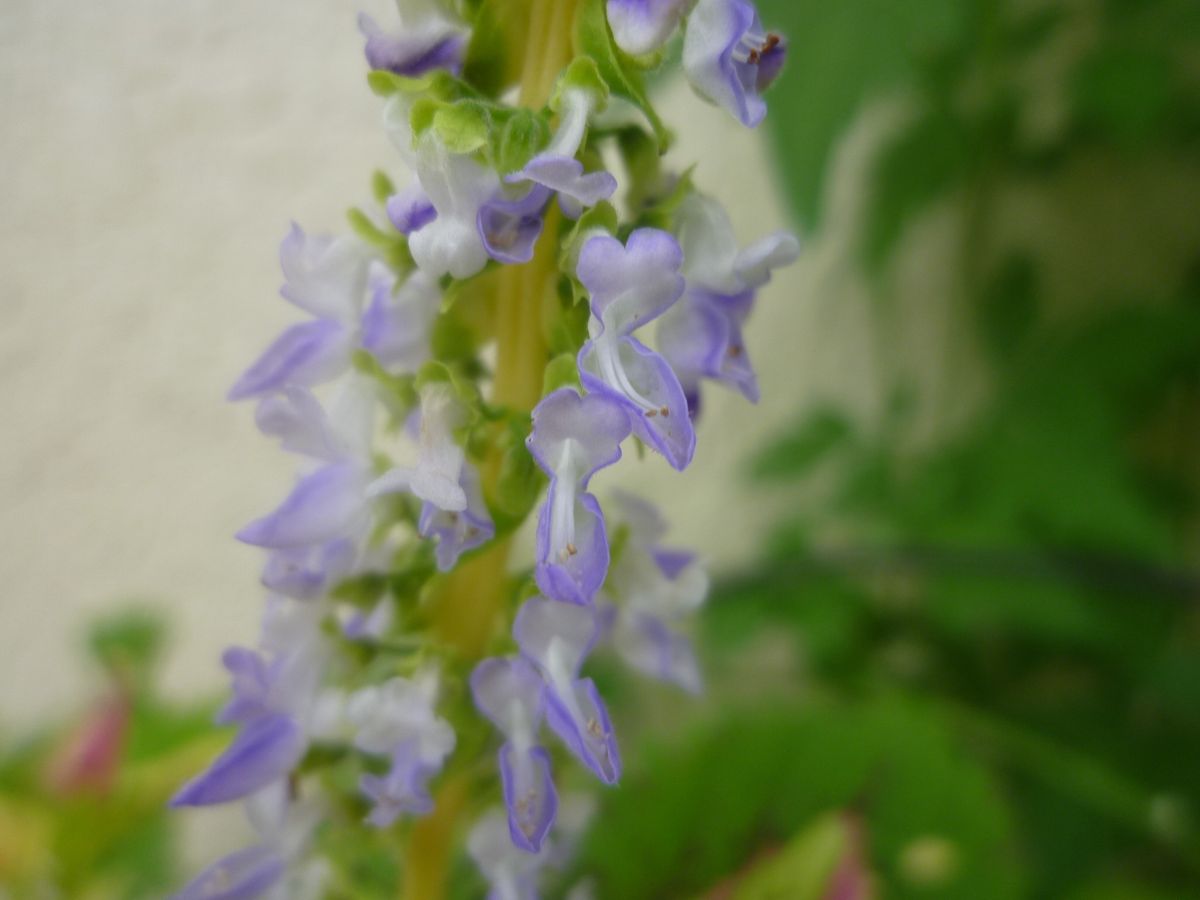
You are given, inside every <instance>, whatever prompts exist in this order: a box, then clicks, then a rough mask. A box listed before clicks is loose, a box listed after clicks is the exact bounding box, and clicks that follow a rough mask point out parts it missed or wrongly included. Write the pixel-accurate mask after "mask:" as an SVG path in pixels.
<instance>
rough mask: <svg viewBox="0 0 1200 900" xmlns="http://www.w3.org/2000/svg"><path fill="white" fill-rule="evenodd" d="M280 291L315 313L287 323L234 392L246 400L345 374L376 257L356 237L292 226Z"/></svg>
mask: <svg viewBox="0 0 1200 900" xmlns="http://www.w3.org/2000/svg"><path fill="white" fill-rule="evenodd" d="M279 262H280V265H281V266H282V268H283V275H284V286H283V288H282V289H281V291H280V293H282V294H283V296H284V298H285V299H286V300H288V301H289V302H291V303H292V304H294V305H296V306H298V307H300V309H302V310H304V311H305V312H307V313H308V314H309V315H311V316H312V317H313V318H312V320H311V321H308V322H302V323H300V324H299V325H293V326H291V327H290V328H287V329H286V330H285V331H284V332H283V334H281V335H280V336H279V337H278V338H276V340H275V342H274V343H273V344H271V346H270V347H268V348H267V350H266V351H265V352H264V353H263V354H262V356H260V357H259V358H258V360H256V361H255V362H254V364H253V365H251V366H250V368H249V369H247V370H246V372H245V373H244V374H243V375H242V376H241V377H240V378H239V379H238V380H237V382H236V383H235V384H234V386H233V387H232V388H231V389H230V391H229V399H231V400H244V399H246V398H249V397H257V396H261V395H263V394H266V393H269V392H271V391H275V390H278V389H280V388H282V387H284V386H285V385H287V384H304V385H313V384H320V383H321V382H323V381H328V380H329V379H331V378H333V377H335V376H337V375H339V374H341V373H342V372H343V371H345V369H346V366H347V365H348V364H349V359H350V353H351V352H352V351H353V349H354V347H355V345H356V343H357V331H358V326H359V316H360V315H361V311H362V306H363V303H364V301H365V298H366V293H367V269H368V265H369V263H370V259H369V257H368V255H367V252H366V248H365V247H364V246H363V245H362V244H361V243H360V242H359V241H357V240H355V239H353V238H348V237H344V238H332V237H326V236H317V237H311V236H309V235H307V234H305V233H304V231H303V230H302V229H301V228H300V226H299V225H295V224H293V225H292V229H291V231H290V232H288V235H287V237H285V238H284V239H283V243H282V244H280V247H279Z"/></svg>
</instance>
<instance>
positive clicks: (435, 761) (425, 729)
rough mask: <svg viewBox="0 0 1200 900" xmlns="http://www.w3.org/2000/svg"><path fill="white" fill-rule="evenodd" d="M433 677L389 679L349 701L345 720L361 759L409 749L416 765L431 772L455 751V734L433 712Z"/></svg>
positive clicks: (431, 673) (435, 684)
mask: <svg viewBox="0 0 1200 900" xmlns="http://www.w3.org/2000/svg"><path fill="white" fill-rule="evenodd" d="M437 694H438V677H437V673H436V672H435V671H432V670H428V671H423V672H421V673H418V675H417V676H415V677H414V678H392V679H389V680H388V681H386V682H384V683H383V684H382V685H369V686H367V687H365V688H362V689H360V690H358V691H355V692H354V694H352V695H351V696H350V699H349V702H348V704H347V708H346V716H347V718H348V719H349V720H350V722H351V724H352V725H353V726H354V728H355V735H354V746H356V747H357V748H358V749H359V750H362V751H363V752H364V753H372V754H376V755H384V754H386V755H392V754H394V753H395V752H396V751H397V749H398V748H399V747H401V746H402V745H407V744H412V745H413V747H414V752H415V754H416V756H417V758H418V760H419V761H420V763H421V764H422V765H423V766H425V767H427V768H429V769H430V770H431V771H436V770H437V769H440V768H441V765H442V761H443V760H444V759H445V758H446V756H447V755H448V754H449V753H450V751H451V750H453V749H454V729H453V728H451V727H450V725H449V723H447V722H446V720H445V719H442V718H439V717H438V715H437V711H436V709H435V704H436V701H437Z"/></svg>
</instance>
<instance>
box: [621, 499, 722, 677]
mask: <svg viewBox="0 0 1200 900" xmlns="http://www.w3.org/2000/svg"><path fill="white" fill-rule="evenodd" d="M612 501H613V504H614V505H615V506H616V509H617V521H619V522H620V523H621V524H622V525H624V527H625V528H626V529H628V536H627V539H626V541H625V543H624V544H623V547H622V551H621V555H620V557H619V558H618V559H617V561H616V563H615V564H614V565H613V568H612V571H611V572H610V573H609V578H608V581H607V583H606V584H605V588H604V590H605V594H606V595H608V596H609V597H610V598H611V599H612V600H613V601H615V602H616V605H614V606H613V607H611V609H610V610H609V611H608V616H607V618H609V619H610V622H609V623H608V624H609V632H610V634H611V636H612V641H613V644H614V646H615V647H616V650H617V652H618V653H619V654H620V655H621V657H622V658H623V659H624V660H625V661H626V662H627V663H628V664H629V665H630V666H632V667H633V668H635V669H637V670H638V671H640V672H644V673H645V674H647V675H649V676H651V677H653V678H658V679H661V680H663V681H669V682H673V683H674V684H677V685H679V686H680V687H682V688H683V689H684V690H687V691H690V692H692V693H699V691H700V688H701V679H700V669H699V666H698V665H697V663H696V657H695V653H694V652H693V650H692V645H691V642H690V641H689V640H688V639H687V638H686V637H685V636H683V635H682V634H680V633H679V631H678V630H677V627H676V626H677V623H678V622H679V621H680V620H681V619H682V618H684V617H685V616H687V615H688V614H690V613H692V612H694V611H695V610H696V609H697V608H698V607H699V606H700V604H701V603H703V602H704V598H705V596H706V595H707V593H708V576H707V574H706V573H705V571H704V569H703V568H702V567H701V565H700V563H699V562H698V561H697V559H696V557H695V556H694V555H693V554H691V553H687V552H685V551H679V550H672V549H667V548H665V547H663V546H662V545H661V543H660V541H661V540H662V537H663V535H664V534H665V533H666V530H667V526H666V522H665V521H663V519H662V516H661V515H659V513H658V510H656V509H655V508H654V507H653V506H651V505H650V504H649V503H647V502H646V501H645V500H642V499H640V498H638V497H634V496H632V495H630V494H626V493H624V492H614V494H613V497H612Z"/></svg>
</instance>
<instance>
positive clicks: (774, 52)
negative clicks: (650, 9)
mask: <svg viewBox="0 0 1200 900" xmlns="http://www.w3.org/2000/svg"><path fill="white" fill-rule="evenodd" d="M786 56H787V45H786V44H785V43H784V41H783V39H782V38H781V37H780V36H779V35H777V34H774V33H772V32H768V31H765V30H764V29H763V26H762V21H761V20H760V19H759V17H758V10H757V9H756V8H755V7H754V4H753V3H751V2H749V0H699V2H698V3H697V4H696V6H695V8H693V9H692V11H691V13H690V14H689V15H688V21H687V32H686V34H685V35H684V39H683V70H684V72H685V73H686V75H687V77H688V81H690V82H691V84H692V87H693V89H695V91H696V93H698V94H700V96H702V97H704V98H706V99H707V100H710V101H711V102H713V103H715V104H716V105H717V106H719V107H721V108H722V109H724V110H726V111H727V112H728V113H730V115H732V116H734V117H735V118H736V119H737V120H738V121H739V122H741V123H742V124H743V125H746V126H747V127H750V128H753V127H754V126H756V125H758V123H759V122H761V121H762V120H763V117H764V116H765V115H766V114H767V104H766V102H765V101H764V100H763V99H762V97H761V96H760V95H761V94H762V92H763V91H765V90H766V89H767V88H768V87H770V85H771V82H772V81H774V80H775V78H776V76H777V75H778V74H779V70H780V69H781V68H782V67H783V62H784V59H785V57H786Z"/></svg>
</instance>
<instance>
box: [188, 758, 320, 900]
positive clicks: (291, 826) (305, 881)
mask: <svg viewBox="0 0 1200 900" xmlns="http://www.w3.org/2000/svg"><path fill="white" fill-rule="evenodd" d="M246 814H247V817H248V818H249V819H250V823H251V825H252V826H253V827H254V830H255V832H256V833H257V835H258V839H259V840H258V843H256V844H254V845H253V846H251V847H248V848H246V849H244V850H238V851H236V852H234V853H231V854H229V855H228V856H226V857H224V858H222V859H220V860H218V861H217V862H215V863H213V864H212V865H211V866H209V867H208V868H207V869H204V870H203V871H202V872H201V873H200V874H199V875H197V876H196V877H195V878H194V879H192V881H191V882H189V883H188V884H187V885H186V886H185V887H184V888H183V889H182V890H181V891H179V892H178V893H176V894H174V895H173V896H172V898H171V900H251V898H264V900H316V898H317V897H319V896H320V892H321V890H322V889H323V887H324V884H325V881H326V877H327V868H326V866H325V864H324V863H321V862H319V861H316V860H306V859H305V851H306V850H307V848H308V845H309V843H310V841H311V838H312V832H313V829H314V828H315V827H316V825H317V822H318V820H319V812H318V810H316V809H315V808H314V807H312V806H310V805H305V804H299V803H295V802H293V801H291V800H290V799H289V798H288V795H287V785H286V783H285V782H284V781H276V782H274V783H272V784H270V785H268V786H267V787H265V788H263V789H262V790H260V791H259V792H258V793H257V794H255V795H254V796H252V797H250V798H248V799H247V801H246Z"/></svg>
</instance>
